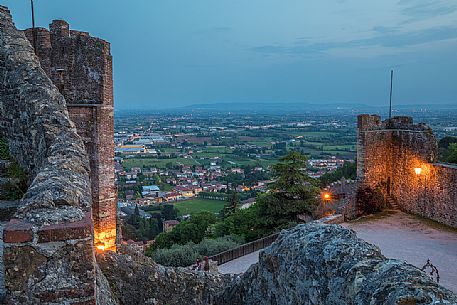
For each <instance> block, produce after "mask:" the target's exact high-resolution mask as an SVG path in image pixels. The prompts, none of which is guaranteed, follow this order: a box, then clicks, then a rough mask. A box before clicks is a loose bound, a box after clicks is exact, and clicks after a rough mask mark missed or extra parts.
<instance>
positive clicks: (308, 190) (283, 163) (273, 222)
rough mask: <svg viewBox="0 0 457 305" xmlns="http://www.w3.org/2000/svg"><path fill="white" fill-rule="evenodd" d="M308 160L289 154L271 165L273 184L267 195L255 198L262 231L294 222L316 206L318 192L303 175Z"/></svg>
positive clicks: (296, 153)
mask: <svg viewBox="0 0 457 305" xmlns="http://www.w3.org/2000/svg"><path fill="white" fill-rule="evenodd" d="M306 166H307V158H306V156H304V155H302V154H301V153H299V152H295V151H294V152H290V153H289V154H288V155H286V156H284V157H282V158H281V159H280V162H279V163H277V164H276V165H274V166H273V175H274V178H275V182H274V183H272V184H271V186H270V192H269V193H266V194H263V195H260V196H259V197H258V198H257V203H256V205H257V217H258V218H259V219H260V221H261V224H262V226H263V228H264V229H265V230H266V231H268V230H270V231H273V230H274V228H284V227H287V226H289V225H291V224H292V223H295V222H296V220H297V215H298V214H303V213H306V214H312V213H313V212H314V210H315V208H316V206H317V204H318V201H317V199H316V196H317V193H318V189H317V188H316V187H315V186H314V184H315V183H316V182H315V180H314V179H312V178H310V177H309V176H308V175H307V174H306V172H305V169H306Z"/></svg>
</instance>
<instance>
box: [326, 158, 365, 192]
mask: <svg viewBox="0 0 457 305" xmlns="http://www.w3.org/2000/svg"><path fill="white" fill-rule="evenodd" d="M343 177H344V178H346V179H353V180H354V179H356V178H357V162H344V164H343V166H342V167H340V168H338V169H337V170H336V171H335V172H333V173H326V174H324V175H322V176H321V177H320V178H319V181H320V184H321V186H322V187H326V186H327V185H329V184H330V183H332V182H335V181H338V180H341V179H342V178H343Z"/></svg>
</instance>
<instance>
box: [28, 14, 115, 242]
mask: <svg viewBox="0 0 457 305" xmlns="http://www.w3.org/2000/svg"><path fill="white" fill-rule="evenodd" d="M25 34H26V36H27V38H28V39H29V41H30V42H31V43H33V30H32V29H27V30H25ZM36 38H37V39H36V44H37V46H36V50H37V55H38V58H39V59H40V63H41V67H42V68H43V70H44V71H45V72H46V74H47V75H48V77H49V78H50V79H51V80H52V82H53V83H54V85H55V86H56V87H57V88H58V89H59V91H60V93H61V94H62V95H63V96H64V97H65V101H66V105H67V109H68V113H69V116H70V119H71V120H72V121H73V123H74V124H75V125H76V129H77V131H78V134H79V135H80V136H81V137H82V138H83V141H84V145H85V147H86V150H87V153H88V155H89V160H90V168H91V171H90V179H91V187H92V207H93V209H92V211H93V217H94V226H95V244H96V245H100V246H101V245H103V247H104V248H105V249H112V250H114V249H115V240H116V207H117V205H116V202H117V191H116V186H115V177H114V140H113V139H114V107H113V105H114V97H113V72H112V56H111V53H110V44H109V43H108V42H107V41H105V40H103V39H100V38H96V37H92V36H90V34H89V33H88V32H81V31H76V30H72V29H70V25H69V24H68V22H66V21H65V20H53V21H52V23H51V24H50V25H49V30H48V29H44V28H39V29H36Z"/></svg>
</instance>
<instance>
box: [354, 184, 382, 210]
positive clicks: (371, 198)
mask: <svg viewBox="0 0 457 305" xmlns="http://www.w3.org/2000/svg"><path fill="white" fill-rule="evenodd" d="M356 204H357V211H358V214H359V215H360V214H373V213H376V212H380V211H381V210H382V208H383V206H384V196H383V194H382V192H381V191H380V190H378V189H372V188H370V187H363V188H359V189H358V190H357V195H356Z"/></svg>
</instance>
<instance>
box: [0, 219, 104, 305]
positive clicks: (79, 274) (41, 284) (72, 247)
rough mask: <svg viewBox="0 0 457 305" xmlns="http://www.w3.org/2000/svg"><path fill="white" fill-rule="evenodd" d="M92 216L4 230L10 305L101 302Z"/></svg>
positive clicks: (11, 225) (19, 222)
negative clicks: (65, 221)
mask: <svg viewBox="0 0 457 305" xmlns="http://www.w3.org/2000/svg"><path fill="white" fill-rule="evenodd" d="M92 227H93V223H92V216H91V214H90V213H86V215H85V216H84V218H83V219H81V220H80V221H77V222H73V223H70V224H58V225H44V226H39V227H38V226H35V225H34V224H32V223H29V222H27V221H25V220H21V219H12V220H11V221H10V222H9V223H8V224H7V225H6V226H5V228H4V231H3V239H4V242H5V245H4V270H5V274H6V279H7V280H6V289H7V291H8V302H9V303H10V304H51V303H54V304H63V303H64V302H66V303H65V304H80V303H81V302H86V304H95V269H94V268H95V261H94V258H93V246H92Z"/></svg>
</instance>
